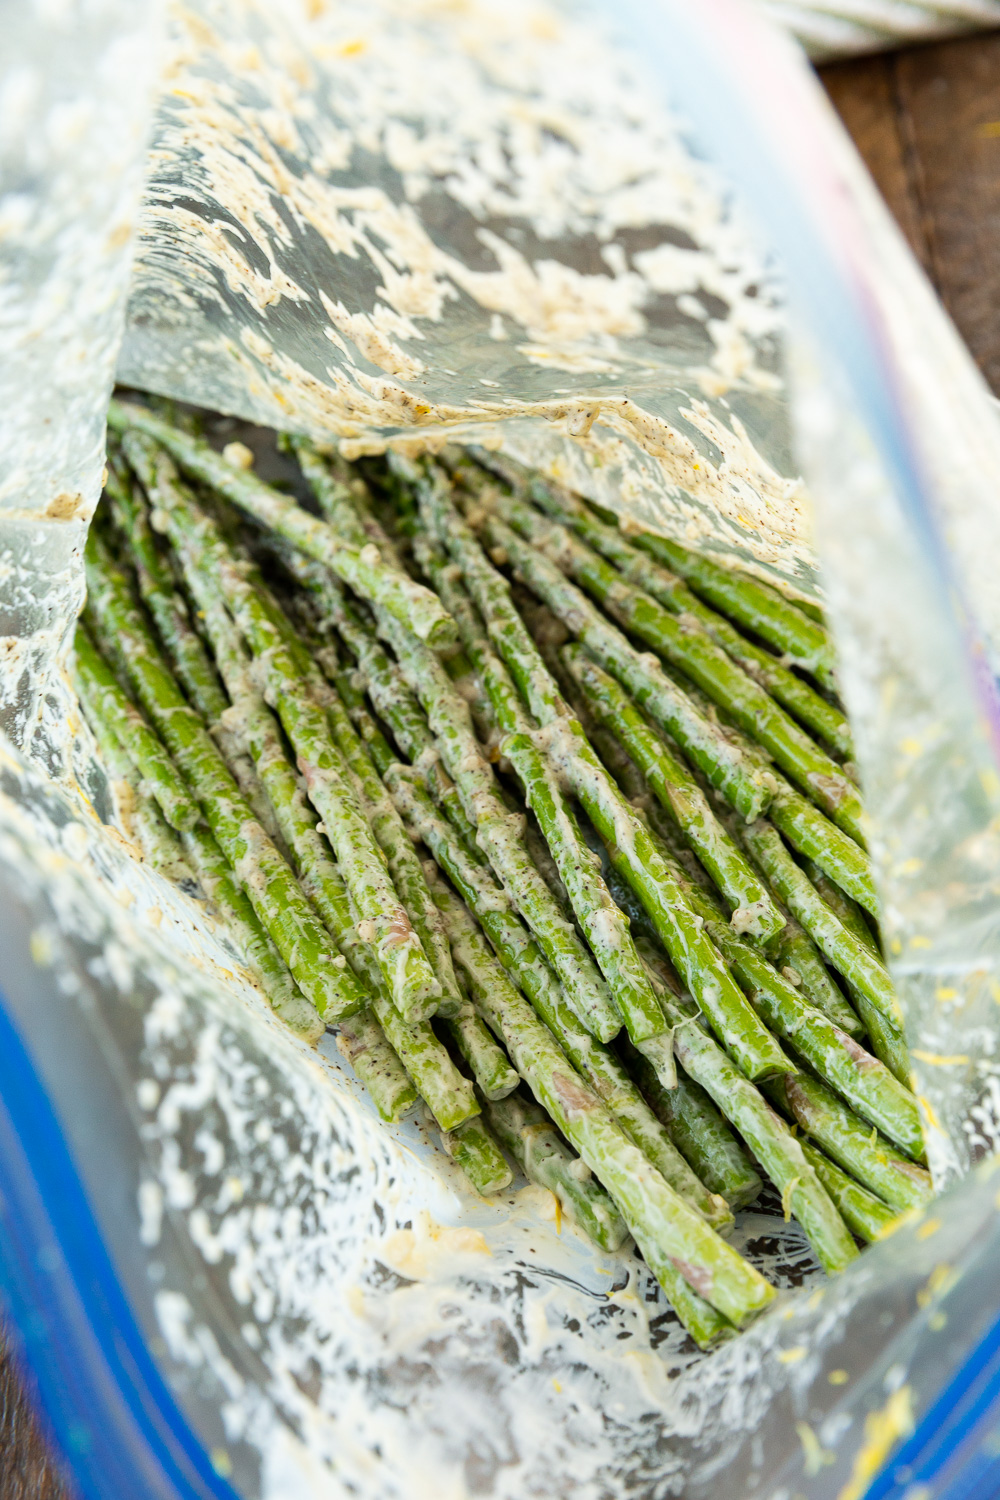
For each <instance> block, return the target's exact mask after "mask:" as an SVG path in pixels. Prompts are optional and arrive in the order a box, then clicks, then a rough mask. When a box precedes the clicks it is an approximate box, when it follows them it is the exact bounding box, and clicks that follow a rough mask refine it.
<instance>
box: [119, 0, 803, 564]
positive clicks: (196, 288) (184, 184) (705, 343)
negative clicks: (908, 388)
mask: <svg viewBox="0 0 1000 1500" xmlns="http://www.w3.org/2000/svg"><path fill="white" fill-rule="evenodd" d="M272 10H273V8H272V7H269V6H267V5H263V4H247V5H244V4H240V5H233V4H226V3H215V4H201V5H181V4H178V5H176V6H175V7H174V8H173V10H172V13H171V15H172V31H171V35H172V55H171V61H170V64H169V68H168V74H167V80H166V87H165V90H164V94H163V98H162V102H161V106H160V111H159V117H158V125H157V133H156V139H155V142H154V146H153V150H152V152H151V155H150V163H149V167H150V173H149V179H148V184H147V191H146V196H145V202H144V207H143V215H142V224H141V228H140V240H139V247H138V264H137V268H136V275H135V278H134V282H133V289H132V298H131V304H130V315H129V316H130V326H129V332H128V336H127V339H126V345H125V350H124V353H123V358H122V363H121V366H120V373H121V375H122V376H123V378H125V379H127V380H130V381H134V382H135V383H137V384H144V385H147V386H151V387H152V388H155V389H160V390H164V391H170V392H172V393H174V394H176V395H180V396H184V397H186V398H187V399H189V400H193V401H197V402H200V403H202V404H205V405H208V406H212V407H215V408H216V409H223V410H232V411H237V412H239V413H240V414H241V415H243V416H253V417H255V418H256V419H258V420H260V421H262V422H266V423H268V424H270V425H279V426H280V425H286V426H287V425H292V426H299V427H302V428H304V429H306V430H309V431H311V432H313V433H314V434H329V433H330V432H336V433H337V434H338V436H340V437H341V438H342V439H344V440H345V444H346V446H345V452H346V453H348V454H349V455H350V454H352V453H360V452H365V451H372V450H376V449H379V448H381V447H383V446H384V445H385V444H386V442H389V441H392V442H394V443H396V444H400V443H405V442H406V441H407V440H408V439H410V438H412V439H414V440H416V441H417V442H418V443H419V445H420V446H422V447H426V446H427V445H431V446H433V445H434V444H435V443H436V442H440V441H444V440H445V439H446V438H447V437H449V436H454V435H456V433H460V434H464V435H468V436H475V437H477V438H478V439H479V440H482V441H486V442H488V443H489V442H498V441H500V439H501V431H502V436H503V441H504V442H505V443H506V444H507V445H508V446H509V447H510V448H511V449H512V451H516V452H518V453H519V454H520V455H521V456H522V457H524V458H526V459H528V460H531V461H533V462H537V463H539V464H540V465H541V466H543V467H545V468H547V469H549V470H550V471H551V472H552V473H554V474H557V475H559V476H561V477H564V478H565V479H567V480H568V481H571V482H572V483H574V484H575V485H576V486H577V487H578V488H581V489H582V490H583V491H584V492H585V493H589V494H591V495H593V496H594V497H596V498H600V499H602V500H604V501H606V502H608V503H612V504H614V505H615V506H622V505H624V506H627V508H628V509H629V511H630V513H631V514H632V515H633V516H634V517H636V518H638V519H642V520H645V521H647V522H649V523H650V524H653V525H659V526H666V527H668V529H670V530H672V531H674V532H675V533H678V534H681V535H685V536H687V537H688V538H689V539H691V540H700V541H701V542H702V543H704V544H707V545H709V546H716V547H718V548H719V549H720V550H721V551H722V552H732V551H736V552H737V553H738V554H739V555H741V556H743V557H744V558H745V559H746V560H747V561H749V562H750V563H751V564H752V565H756V566H758V567H760V568H761V569H763V570H764V572H765V573H766V574H768V575H770V576H772V577H774V578H776V579H777V580H778V581H781V582H783V583H785V584H790V585H792V586H793V587H795V588H797V589H802V590H805V591H806V592H808V593H812V592H814V588H815V583H814V570H813V560H812V553H811V547H810V540H809V520H808V508H807V505H806V502H805V497H804V494H803V492H802V487H801V485H800V483H799V482H798V480H797V479H796V477H795V473H794V469H793V468H792V467H791V460H790V457H789V454H788V448H787V423H786V417H785V414H784V396H783V381H782V379H781V374H780V359H779V352H778V339H779V335H780V329H781V325H782V313H781V308H780V304H779V301H778V298H777V295H776V289H775V286H774V278H773V275H772V273H771V271H770V269H769V267H768V265H767V263H766V261H765V260H764V259H763V258H762V256H761V255H760V253H759V252H758V251H757V250H756V249H755V248H754V247H753V243H752V239H751V237H750V235H749V234H748V233H747V229H746V226H745V225H744V224H743V223H742V222H741V221H740V219H739V216H738V215H736V214H735V213H734V211H733V208H732V205H731V203H730V202H729V200H728V196H727V194H726V192H725V190H724V189H723V187H722V186H721V184H720V182H719V181H718V179H717V178H716V176H715V174H714V173H713V172H712V171H711V170H710V169H709V168H708V167H707V166H706V165H705V164H704V163H703V162H700V161H698V160H697V159H696V158H695V157H694V156H692V154H691V153H690V151H689V150H688V147H687V145H686V142H685V140H684V138H683V135H682V133H681V131H680V130H679V127H678V125H677V123H676V122H675V121H674V120H673V119H672V118H671V116H670V115H669V113H668V112H667V111H666V109H665V108H664V107H663V105H662V103H661V102H660V101H658V100H654V99H652V98H651V97H650V95H649V91H648V89H647V88H646V86H645V85H644V84H642V83H641V82H640V81H639V80H638V79H637V78H636V77H635V76H633V73H632V72H631V71H630V69H629V66H628V65H627V63H625V62H623V61H620V60H617V59H616V60H615V61H614V62H613V64H609V60H608V59H609V53H608V46H607V42H606V40H605V38H604V37H603V36H602V34H601V33H600V31H599V30H597V29H596V27H595V26H594V24H593V22H592V21H590V20H589V19H588V18H587V17H586V15H585V14H583V13H579V12H576V11H575V10H573V9H572V8H568V7H560V6H559V5H558V4H555V5H552V4H539V3H537V0H519V3H517V4H515V5H514V6H511V7H503V8H502V9H499V10H498V9H497V8H496V7H490V6H486V5H481V4H465V5H461V6H458V7H441V6H439V5H437V4H434V3H426V4H423V5H418V6H402V5H399V4H396V3H391V0H388V3H384V4H380V5H377V6H371V5H365V6H354V5H350V4H338V5H331V4H324V3H321V0H311V3H309V4H303V5H296V6H295V7H287V8H285V9H284V11H283V14H282V17H281V20H280V21H279V20H278V19H277V18H276V17H275V15H274V14H273V13H272Z"/></svg>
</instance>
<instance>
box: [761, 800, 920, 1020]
mask: <svg viewBox="0 0 1000 1500" xmlns="http://www.w3.org/2000/svg"><path fill="white" fill-rule="evenodd" d="M740 837H741V839H742V840H743V844H744V846H745V847H746V848H747V849H748V850H749V852H750V853H751V854H752V855H753V857H754V859H755V860H756V861H757V864H758V865H759V866H760V868H761V870H763V872H764V874H765V875H766V876H767V878H768V880H769V881H770V882H771V884H772V886H773V887H774V889H775V890H776V891H777V893H778V895H779V896H780V897H781V899H782V901H784V903H785V905H786V906H787V907H788V909H789V911H790V912H791V913H792V915H793V916H794V917H796V918H797V919H798V921H800V922H801V923H802V926H803V927H804V928H805V930H806V932H808V934H809V936H810V937H811V938H812V939H813V941H814V942H815V944H816V946H817V947H818V948H819V949H820V951H821V952H822V953H823V955H824V957H825V958H827V959H828V960H829V962H830V963H831V964H832V965H833V967H834V968H835V969H837V970H838V971H839V972H840V973H841V974H843V976H844V978H845V979H847V980H849V981H850V982H851V984H853V985H854V987H855V988H856V989H857V990H858V991H859V992H860V993H861V994H862V995H864V996H865V998H866V999H867V1000H869V1001H870V1002H871V1004H872V1005H874V1006H875V1008H876V1010H879V1011H881V1013H882V1014H883V1015H884V1016H886V1017H887V1018H888V1019H889V1020H890V1021H891V1022H893V1024H894V1025H898V1024H899V1023H900V1021H901V1015H900V1010H899V1002H898V1000H897V999H896V993H895V990H894V989H893V987H892V980H891V979H890V978H889V974H888V971H887V970H886V968H885V966H884V965H883V964H882V962H881V960H880V959H879V958H878V956H877V955H876V954H875V953H873V952H872V951H871V949H870V948H868V947H867V946H866V945H865V944H864V943H862V942H859V940H858V939H857V938H856V937H855V936H854V935H853V933H851V932H849V931H848V930H847V928H846V927H845V926H844V925H843V923H842V922H841V921H840V920H839V919H838V918H837V916H836V915H835V913H834V912H833V911H832V910H831V908H830V907H829V906H827V904H826V902H825V901H824V900H823V899H822V897H821V896H820V895H819V894H818V893H817V891H816V889H815V887H814V886H813V884H812V882H811V881H810V879H809V877H808V875H806V874H805V872H804V871H803V870H802V869H801V867H800V866H799V865H797V864H796V863H795V860H794V859H793V858H792V856H791V855H790V854H789V852H788V850H787V849H786V848H785V846H784V844H783V843H782V841H781V835H780V834H779V833H778V832H777V830H776V829H775V828H773V827H772V826H771V824H770V823H768V822H766V821H765V820H764V819H760V820H758V821H757V822H756V823H753V824H751V825H750V826H749V827H746V828H741V829H740Z"/></svg>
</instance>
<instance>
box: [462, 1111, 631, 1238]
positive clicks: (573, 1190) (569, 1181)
mask: <svg viewBox="0 0 1000 1500" xmlns="http://www.w3.org/2000/svg"><path fill="white" fill-rule="evenodd" d="M486 1118H487V1119H488V1121H489V1123H490V1125H491V1126H492V1129H493V1132H494V1134H495V1135H496V1137H497V1139H498V1140H499V1142H500V1144H501V1145H502V1146H503V1147H504V1149H505V1150H506V1151H508V1152H509V1153H510V1155H511V1156H512V1157H513V1158H514V1160H515V1161H516V1162H517V1165H518V1166H519V1167H520V1169H521V1171H522V1172H523V1173H524V1175H525V1177H526V1178H527V1179H528V1181H529V1182H535V1183H537V1184H538V1185H539V1187H543V1188H547V1189H548V1191H549V1192H550V1193H551V1194H552V1196H553V1197H554V1198H555V1199H556V1201H557V1203H558V1204H559V1208H560V1211H561V1212H562V1213H564V1214H565V1215H566V1217H567V1219H569V1220H570V1221H571V1222H572V1223H574V1224H577V1225H579V1227H580V1228H581V1229H582V1230H583V1232H584V1233H585V1234H587V1235H589V1236H590V1238H591V1239H592V1240H593V1241H594V1243H595V1245H599V1246H600V1248H601V1249H602V1250H607V1251H608V1252H609V1253H611V1254H614V1252H615V1251H616V1250H620V1249H621V1246H622V1244H623V1243H624V1241H625V1239H626V1238H627V1236H628V1230H627V1229H626V1227H625V1223H624V1220H623V1219H622V1217H621V1215H620V1214H619V1213H618V1210H617V1209H616V1208H615V1206H614V1204H613V1203H612V1201H611V1199H610V1198H609V1197H608V1195H607V1193H606V1192H605V1191H604V1189H603V1188H602V1187H601V1186H600V1184H599V1183H598V1182H596V1181H595V1180H594V1176H593V1174H592V1172H591V1170H590V1168H589V1167H588V1166H586V1165H585V1164H584V1163H583V1162H582V1161H581V1160H580V1158H579V1157H578V1156H577V1155H576V1154H575V1153H574V1152H573V1151H571V1150H570V1149H569V1147H568V1146H566V1145H565V1143H564V1142H563V1140H562V1138H561V1137H560V1135H559V1133H558V1131H557V1130H556V1128H555V1126H554V1125H553V1124H552V1122H551V1120H550V1119H549V1117H548V1115H547V1114H546V1113H545V1111H544V1110H543V1109H541V1108H539V1106H538V1105H537V1104H535V1103H534V1102H533V1101H532V1100H529V1099H526V1098H525V1097H524V1096H523V1094H512V1095H511V1096H510V1098H509V1099H504V1100H503V1101H502V1102H497V1103H493V1104H487V1105H486Z"/></svg>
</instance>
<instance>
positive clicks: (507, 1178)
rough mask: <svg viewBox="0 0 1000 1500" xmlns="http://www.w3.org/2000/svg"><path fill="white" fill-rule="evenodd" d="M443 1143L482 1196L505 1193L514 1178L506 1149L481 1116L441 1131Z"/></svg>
mask: <svg viewBox="0 0 1000 1500" xmlns="http://www.w3.org/2000/svg"><path fill="white" fill-rule="evenodd" d="M441 1143H442V1145H443V1146H444V1149H445V1150H446V1151H447V1153H448V1155H449V1156H451V1157H453V1158H454V1160H455V1161H457V1162H458V1165H459V1166H460V1167H461V1168H462V1171H463V1172H464V1173H465V1175H466V1177H467V1178H468V1179H469V1181H470V1182H471V1183H472V1186H473V1187H474V1188H475V1190H476V1192H477V1193H479V1194H480V1196H481V1197H483V1198H488V1197H490V1196H491V1195H492V1194H493V1193H502V1192H503V1190H504V1188H505V1187H510V1184H511V1183H512V1182H513V1181H514V1173H513V1172H512V1171H511V1169H510V1166H509V1164H508V1162H507V1160H506V1158H505V1157H504V1154H503V1152H502V1151H501V1150H500V1147H499V1146H498V1145H497V1143H496V1141H495V1140H494V1139H493V1137H492V1136H491V1135H490V1133H489V1131H488V1129H487V1128H486V1126H485V1125H484V1124H483V1121H482V1120H481V1119H479V1118H478V1117H477V1118H476V1119H472V1120H466V1121H465V1123H464V1124H462V1125H459V1126H458V1127H457V1129H455V1130H448V1131H442V1134H441Z"/></svg>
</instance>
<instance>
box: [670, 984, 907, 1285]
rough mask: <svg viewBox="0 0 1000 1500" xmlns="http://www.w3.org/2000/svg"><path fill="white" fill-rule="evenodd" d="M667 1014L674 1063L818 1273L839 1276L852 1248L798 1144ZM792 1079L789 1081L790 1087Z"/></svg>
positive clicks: (695, 1034) (715, 1050) (675, 1013)
mask: <svg viewBox="0 0 1000 1500" xmlns="http://www.w3.org/2000/svg"><path fill="white" fill-rule="evenodd" d="M671 1011H672V1019H673V1020H674V1021H675V1025H676V1029H675V1032H674V1047H675V1048H676V1051H677V1057H678V1061H679V1062H680V1063H681V1064H682V1065H683V1067H684V1069H685V1071H686V1072H687V1073H688V1074H689V1075H690V1076H691V1077H692V1078H693V1079H694V1080H695V1081H696V1082H697V1083H700V1084H701V1086H702V1088H703V1089H704V1090H705V1091H706V1093H707V1094H709V1095H710V1097H711V1098H712V1099H713V1100H714V1101H715V1104H716V1105H717V1106H718V1108H719V1109H720V1110H721V1111H722V1113H723V1114H724V1115H725V1116H726V1118H727V1119H728V1120H731V1121H732V1123H733V1124H734V1125H735V1126H736V1129H737V1130H738V1131H739V1133H740V1135H742V1137H743V1139H744V1140H745V1141H746V1142H747V1144H748V1145H749V1147H750V1149H751V1150H752V1151H753V1154H754V1156H755V1157H756V1158H757V1160H758V1161H759V1162H760V1163H761V1165H762V1166H763V1168H764V1170H765V1171H766V1172H767V1175H768V1176H769V1177H770V1179H771V1181H772V1182H773V1183H774V1185H775V1186H776V1187H777V1188H778V1190H779V1191H780V1193H781V1196H782V1202H783V1203H784V1205H785V1209H786V1212H788V1211H790V1212H791V1213H792V1214H794V1216H795V1218H796V1219H798V1221H799V1223H800V1224H801V1225H802V1228H803V1229H804V1230H805V1232H806V1234H807V1235H808V1237H809V1242H810V1244H811V1245H812V1247H813V1249H814V1250H815V1251H816V1254H817V1256H818V1257H819V1260H820V1264H821V1265H822V1266H823V1269H824V1270H825V1271H827V1272H829V1273H830V1274H833V1273H835V1272H837V1271H842V1270H843V1269H844V1267H845V1266H847V1265H849V1264H850V1262H851V1261H852V1260H853V1259H854V1258H855V1256H856V1255H857V1248H856V1246H855V1244H854V1241H853V1239H852V1238H851V1236H850V1234H849V1232H848V1230H847V1228H846V1226H845V1224H844V1221H843V1220H842V1219H841V1217H840V1214H839V1213H838V1212H837V1209H836V1207H835V1206H834V1204H833V1203H832V1201H831V1200H830V1198H829V1196H828V1194H827V1192H826V1190H825V1189H824V1187H823V1185H822V1183H821V1182H820V1180H819V1178H818V1176H817V1175H816V1172H815V1169H814V1168H813V1167H811V1166H810V1165H809V1163H808V1162H807V1161H806V1159H805V1156H804V1155H803V1152H802V1147H801V1145H800V1143H799V1142H798V1141H797V1140H796V1139H795V1137H794V1136H793V1135H792V1133H791V1131H790V1130H789V1129H788V1126H787V1125H786V1124H785V1122H784V1121H783V1120H781V1119H779V1117H778V1116H777V1115H776V1114H775V1112H774V1110H773V1109H771V1108H770V1106H769V1105H768V1104H767V1102H766V1100H764V1099H763V1098H762V1097H761V1095H760V1094H759V1093H758V1092H757V1090H756V1088H755V1087H754V1085H753V1084H752V1083H749V1082H748V1081H747V1080H746V1079H745V1078H744V1077H743V1076H742V1074H741V1073H740V1072H739V1071H738V1069H736V1068H735V1067H734V1066H733V1064H732V1063H731V1062H730V1060H729V1058H728V1057H727V1056H726V1054H725V1053H724V1052H723V1051H722V1048H721V1047H719V1046H717V1045H716V1043H715V1042H714V1041H713V1040H712V1039H711V1037H708V1036H706V1035H705V1033H704V1032H703V1031H702V1030H701V1027H700V1026H699V1025H698V1023H697V1022H696V1021H694V1020H692V1019H691V1018H689V1017H687V1016H685V1014H684V1012H683V1011H682V1010H680V1009H678V1008H676V1007H671V1006H669V1005H668V1013H669V1012H671ZM797 1078H798V1075H797V1074H796V1075H794V1076H791V1077H790V1084H791V1085H794V1084H795V1083H796V1081H797ZM901 1159H902V1158H901ZM915 1170H919V1169H915Z"/></svg>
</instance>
